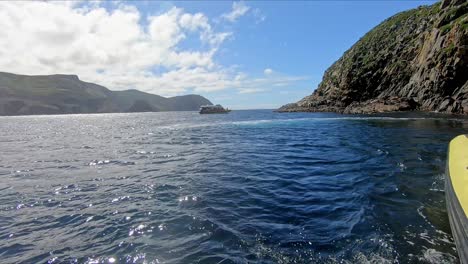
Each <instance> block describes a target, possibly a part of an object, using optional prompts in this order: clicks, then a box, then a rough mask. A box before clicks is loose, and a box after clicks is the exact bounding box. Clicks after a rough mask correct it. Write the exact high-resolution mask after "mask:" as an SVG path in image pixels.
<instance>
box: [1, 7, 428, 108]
mask: <svg viewBox="0 0 468 264" xmlns="http://www.w3.org/2000/svg"><path fill="white" fill-rule="evenodd" d="M435 2H436V1H433V0H426V1H415V0H414V1H413V0H412V1H408V0H406V1H384V0H381V1H277V0H275V1H236V2H230V1H112V2H108V1H93V2H84V1H37V2H24V1H12V2H8V1H2V2H0V28H1V29H2V30H1V31H0V71H4V72H12V73H17V74H26V75H42V74H76V75H78V76H79V78H80V79H81V80H83V81H87V82H93V83H97V84H100V85H103V86H105V87H107V88H109V89H111V90H126V89H138V90H141V91H144V92H149V93H154V94H158V95H162V96H176V95H183V94H200V95H203V96H205V97H206V98H208V99H209V100H211V101H212V102H213V103H219V104H222V105H223V106H225V107H228V108H231V109H267V108H268V109H273V108H277V107H280V106H281V105H283V104H286V103H291V102H296V101H298V100H300V99H301V98H302V97H304V96H307V95H309V94H311V93H312V92H313V91H314V90H315V89H316V88H317V86H318V84H319V83H320V81H321V79H322V76H323V73H324V71H325V70H326V69H327V68H328V67H329V66H330V65H331V64H332V63H333V62H335V61H336V60H337V59H339V58H340V57H341V55H342V54H343V53H344V52H345V51H346V50H347V49H349V48H350V47H351V46H352V45H353V44H354V43H355V42H356V41H358V40H359V38H360V37H362V36H363V35H364V34H365V33H366V32H368V31H369V30H371V29H372V28H373V27H375V26H376V25H378V24H379V23H380V22H382V21H383V20H385V19H386V18H388V17H390V16H392V15H394V14H396V13H398V12H400V11H404V10H408V9H411V8H415V7H418V6H421V5H430V4H433V3H435Z"/></svg>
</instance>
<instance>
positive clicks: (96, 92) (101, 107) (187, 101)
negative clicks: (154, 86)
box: [0, 72, 212, 115]
mask: <svg viewBox="0 0 468 264" xmlns="http://www.w3.org/2000/svg"><path fill="white" fill-rule="evenodd" d="M206 104H212V103H211V102H210V101H209V100H208V99H206V98H204V97H202V96H200V95H184V96H175V97H169V98H166V97H162V96H159V95H155V94H149V93H145V92H141V91H138V90H126V91H111V90H109V89H107V88H105V87H103V86H100V85H97V84H94V83H88V82H83V81H81V80H80V79H79V78H78V76H76V75H63V74H57V75H42V76H28V75H17V74H12V73H5V72H0V115H35V114H78V113H115V112H156V111H194V110H198V109H199V108H200V106H201V105H206Z"/></svg>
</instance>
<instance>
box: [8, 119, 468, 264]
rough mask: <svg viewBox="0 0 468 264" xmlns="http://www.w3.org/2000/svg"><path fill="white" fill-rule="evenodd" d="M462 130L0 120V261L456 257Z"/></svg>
mask: <svg viewBox="0 0 468 264" xmlns="http://www.w3.org/2000/svg"><path fill="white" fill-rule="evenodd" d="M467 129H468V121H467V120H465V119H457V118H455V117H447V116H431V115H423V114H411V115H408V114H399V115H393V116H371V117H366V116H344V115H337V114H320V113H288V114H280V113H273V112H272V111H267V110H258V111H233V112H231V113H230V114H227V115H199V114H198V113H196V112H168V113H136V114H99V115H63V116H23V117H0V262H1V263H385V262H388V263H395V262H397V263H453V262H457V261H458V258H457V255H456V250H455V245H454V243H453V239H452V236H451V234H450V227H449V223H448V218H447V213H446V208H445V201H444V177H445V175H444V171H445V159H446V151H447V144H448V142H449V140H450V139H451V138H452V137H454V136H456V135H458V134H461V133H466V131H467Z"/></svg>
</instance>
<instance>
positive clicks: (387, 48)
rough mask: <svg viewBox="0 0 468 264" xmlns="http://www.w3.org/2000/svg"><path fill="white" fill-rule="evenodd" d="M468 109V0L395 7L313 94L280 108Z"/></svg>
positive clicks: (371, 110)
mask: <svg viewBox="0 0 468 264" xmlns="http://www.w3.org/2000/svg"><path fill="white" fill-rule="evenodd" d="M403 110H421V111H438V112H446V113H463V114H468V2H467V1H466V0H443V1H442V2H441V3H436V4H434V5H432V6H423V7H419V8H417V9H413V10H409V11H406V12H402V13H399V14H397V15H395V16H393V17H390V18H388V19H387V20H385V21H384V22H382V23H381V24H380V25H378V26H377V27H375V28H374V29H372V30H371V31H370V32H368V33H367V34H366V35H365V36H364V37H362V38H361V39H360V40H359V41H358V42H357V43H356V44H355V45H353V46H352V47H351V48H350V49H349V50H348V51H346V52H345V53H344V54H343V56H342V57H341V58H340V59H339V60H338V61H336V62H335V63H334V64H333V65H332V66H331V67H330V68H329V69H328V70H327V71H326V72H325V74H324V76H323V80H322V82H321V83H320V84H319V86H318V88H317V89H316V90H315V91H314V92H313V94H312V95H310V96H307V97H305V98H303V99H302V100H300V101H299V102H297V103H293V104H288V105H285V106H282V107H281V108H280V109H279V111H289V112H290V111H311V112H315V111H327V112H329V111H331V112H342V113H375V112H388V111H403Z"/></svg>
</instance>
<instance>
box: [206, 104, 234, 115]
mask: <svg viewBox="0 0 468 264" xmlns="http://www.w3.org/2000/svg"><path fill="white" fill-rule="evenodd" d="M229 112H231V110H229V109H227V108H224V107H222V106H221V105H219V104H217V105H202V106H200V112H199V113H200V114H226V113H229Z"/></svg>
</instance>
